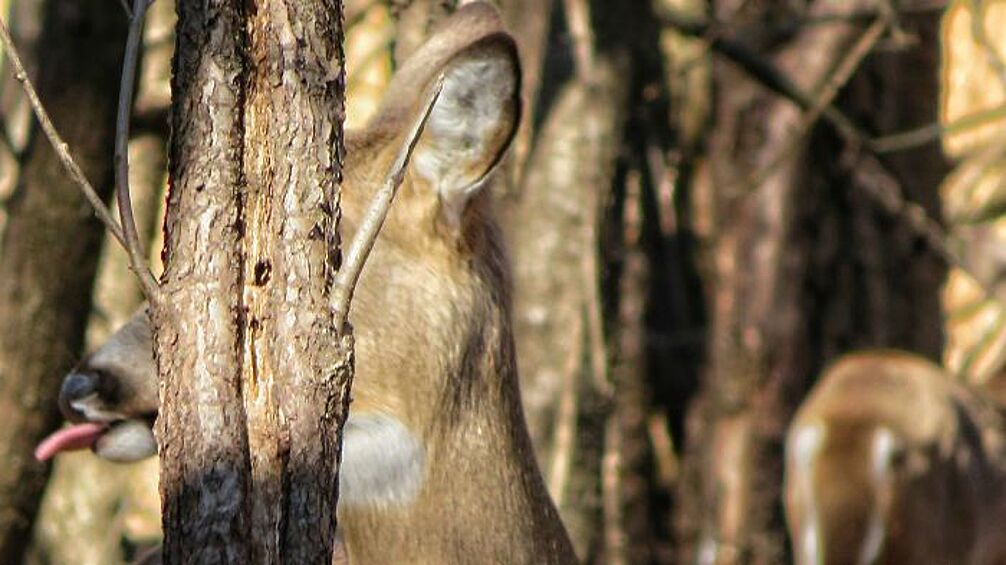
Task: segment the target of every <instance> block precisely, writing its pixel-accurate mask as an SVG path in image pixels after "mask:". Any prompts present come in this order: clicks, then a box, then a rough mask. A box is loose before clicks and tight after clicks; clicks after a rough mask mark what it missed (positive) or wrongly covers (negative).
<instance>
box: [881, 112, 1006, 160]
mask: <svg viewBox="0 0 1006 565" xmlns="http://www.w3.org/2000/svg"><path fill="white" fill-rule="evenodd" d="M1003 118H1006V104H1000V105H998V106H995V107H993V108H989V109H988V110H981V111H979V112H975V113H973V114H968V115H967V116H962V117H960V118H958V119H956V120H954V121H953V122H950V123H949V124H947V125H945V126H941V125H940V124H939V122H933V123H931V124H927V125H924V126H921V127H918V128H915V129H910V130H907V131H903V132H899V133H894V134H891V135H885V136H883V137H875V138H873V139H871V140H870V144H869V147H870V150H872V151H873V152H874V153H879V154H884V153H895V152H897V151H904V150H906V149H913V148H915V147H919V146H921V145H925V144H927V143H932V142H934V141H937V140H939V139H940V136H941V135H953V134H956V133H961V132H964V131H968V130H970V129H974V128H978V127H982V126H986V125H990V124H992V123H994V122H996V121H999V120H1001V119H1003Z"/></svg>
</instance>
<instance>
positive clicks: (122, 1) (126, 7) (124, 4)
mask: <svg viewBox="0 0 1006 565" xmlns="http://www.w3.org/2000/svg"><path fill="white" fill-rule="evenodd" d="M119 5H120V6H122V11H123V12H125V13H126V17H127V18H129V19H130V20H132V19H133V11H132V10H130V9H129V2H127V1H126V0H119Z"/></svg>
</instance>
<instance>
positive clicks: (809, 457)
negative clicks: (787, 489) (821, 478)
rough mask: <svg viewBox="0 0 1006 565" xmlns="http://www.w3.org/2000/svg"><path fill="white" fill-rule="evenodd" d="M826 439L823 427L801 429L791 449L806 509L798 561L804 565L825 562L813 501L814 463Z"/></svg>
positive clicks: (816, 425)
mask: <svg viewBox="0 0 1006 565" xmlns="http://www.w3.org/2000/svg"><path fill="white" fill-rule="evenodd" d="M826 435H827V430H825V428H824V426H823V425H822V424H813V425H809V426H802V427H800V428H799V429H798V430H797V431H796V433H795V434H794V435H793V441H792V444H791V445H790V458H791V461H790V464H791V465H792V469H793V470H794V474H795V475H796V480H797V485H796V487H797V491H798V492H799V493H800V495H799V500H800V502H801V503H802V505H803V509H802V510H803V512H802V514H803V516H802V518H803V519H802V520H801V524H800V527H801V529H800V532H799V533H798V538H799V539H796V540H794V542H795V543H796V545H797V550H796V553H797V555H796V557H797V560H798V563H800V564H801V565H818V564H820V563H822V562H823V559H824V552H823V551H822V545H823V544H822V541H823V540H822V539H821V538H822V532H821V527H820V524H819V521H818V515H817V501H816V500H815V498H814V463H815V461H816V460H817V456H818V453H819V452H820V450H821V446H822V445H824V439H825V437H826Z"/></svg>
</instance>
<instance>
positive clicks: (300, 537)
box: [152, 1, 352, 564]
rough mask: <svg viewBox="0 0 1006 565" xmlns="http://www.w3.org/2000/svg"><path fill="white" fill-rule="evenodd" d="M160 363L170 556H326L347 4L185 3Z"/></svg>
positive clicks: (343, 398) (159, 318)
mask: <svg viewBox="0 0 1006 565" xmlns="http://www.w3.org/2000/svg"><path fill="white" fill-rule="evenodd" d="M178 6H179V9H178V15H179V21H178V32H177V33H178V44H177V51H176V55H175V57H176V59H175V75H174V82H173V95H174V100H173V113H172V124H173V128H172V129H173V131H174V132H175V135H174V136H173V138H172V144H171V152H170V156H171V178H172V191H171V195H170V197H169V202H168V216H167V220H166V230H167V231H166V245H167V251H166V262H165V275H164V279H163V280H164V282H163V291H164V299H163V300H160V301H156V302H155V303H154V305H153V307H152V312H153V316H154V322H155V327H156V342H157V347H156V349H157V356H158V363H159V371H160V377H161V387H162V388H161V413H160V418H159V420H158V431H159V440H160V443H161V461H162V462H161V492H162V499H163V501H164V527H165V548H164V557H165V562H166V563H182V562H185V563H192V562H196V563H218V562H219V563H246V562H256V563H280V562H290V563H326V564H327V563H328V562H329V561H330V560H331V556H332V546H333V542H334V534H335V503H336V498H337V494H338V493H337V474H336V470H337V468H338V446H339V433H340V429H341V425H342V422H343V420H344V419H345V415H346V409H347V407H348V400H349V397H348V386H349V380H350V378H351V374H352V346H351V341H350V338H349V337H348V335H347V334H345V333H344V332H343V331H342V328H334V327H333V326H332V318H331V315H330V312H329V309H328V286H329V285H330V283H331V279H332V276H333V275H334V271H335V269H336V268H337V266H338V262H339V241H338V238H337V235H336V233H337V231H336V228H337V223H338V218H339V205H338V190H337V187H338V181H339V175H340V171H341V165H342V159H343V149H342V117H343V107H342V94H343V90H344V80H345V79H344V72H343V56H342V48H341V41H342V28H341V21H342V11H341V10H342V5H341V3H340V2H338V1H335V2H323V1H316V2H298V1H290V2H264V3H261V4H259V5H257V6H255V9H254V10H250V9H248V6H246V5H245V4H243V3H241V2H231V3H227V4H221V5H217V6H207V5H205V4H203V3H200V2H192V1H181V2H179V5H178Z"/></svg>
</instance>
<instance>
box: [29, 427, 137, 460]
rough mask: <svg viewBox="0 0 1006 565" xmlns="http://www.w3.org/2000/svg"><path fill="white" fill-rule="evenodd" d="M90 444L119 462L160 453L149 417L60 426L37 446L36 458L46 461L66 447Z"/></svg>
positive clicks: (109, 458) (94, 450)
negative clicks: (145, 418)
mask: <svg viewBox="0 0 1006 565" xmlns="http://www.w3.org/2000/svg"><path fill="white" fill-rule="evenodd" d="M88 448H90V449H91V451H93V452H94V453H95V454H96V455H98V456H99V457H101V458H103V459H107V460H109V461H114V462H116V463H132V462H134V461H140V460H141V459H146V458H147V457H151V456H153V455H156V454H157V440H156V438H155V437H154V432H153V430H152V429H151V426H150V422H148V421H146V420H119V421H116V422H83V423H77V424H71V425H70V426H67V427H65V428H62V429H59V430H56V431H55V432H53V433H52V434H50V435H49V436H48V437H46V438H45V439H44V440H42V441H41V442H40V443H39V444H38V447H36V448H35V458H36V459H38V460H39V461H46V460H48V459H51V458H53V457H55V456H56V455H58V454H59V453H63V452H66V451H76V450H80V449H88Z"/></svg>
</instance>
